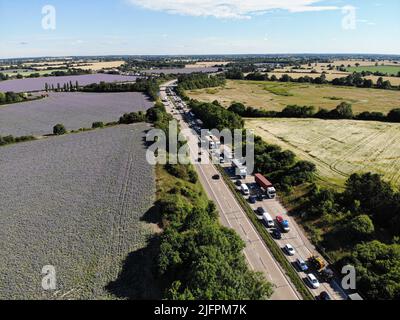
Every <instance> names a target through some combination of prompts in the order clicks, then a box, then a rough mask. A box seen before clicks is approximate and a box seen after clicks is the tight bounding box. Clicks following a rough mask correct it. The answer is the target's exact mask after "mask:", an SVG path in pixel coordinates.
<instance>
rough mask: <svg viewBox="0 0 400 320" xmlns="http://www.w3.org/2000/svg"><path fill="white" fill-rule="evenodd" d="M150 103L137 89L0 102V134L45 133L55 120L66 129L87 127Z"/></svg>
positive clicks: (116, 118)
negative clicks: (4, 103)
mask: <svg viewBox="0 0 400 320" xmlns="http://www.w3.org/2000/svg"><path fill="white" fill-rule="evenodd" d="M152 106H153V104H152V102H151V101H150V100H149V99H148V98H147V97H146V96H145V95H143V94H141V93H138V92H124V93H80V92H73V93H71V92H66V93H50V94H49V97H48V98H45V99H42V100H35V101H29V102H23V103H18V104H11V105H8V106H0V135H3V136H5V135H14V136H23V135H46V134H50V133H52V131H53V126H54V125H56V124H57V123H63V124H64V125H65V127H66V128H67V129H68V130H73V129H79V128H83V127H85V128H90V127H91V126H92V123H93V122H95V121H103V122H111V121H116V120H118V119H119V117H120V116H122V115H123V114H124V113H127V112H134V111H140V110H147V109H149V108H151V107H152Z"/></svg>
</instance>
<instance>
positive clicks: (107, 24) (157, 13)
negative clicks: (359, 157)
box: [0, 0, 400, 58]
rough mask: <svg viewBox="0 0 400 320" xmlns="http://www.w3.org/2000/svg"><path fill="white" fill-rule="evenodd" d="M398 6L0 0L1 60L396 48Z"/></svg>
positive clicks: (246, 0)
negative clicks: (44, 57)
mask: <svg viewBox="0 0 400 320" xmlns="http://www.w3.org/2000/svg"><path fill="white" fill-rule="evenodd" d="M399 12H400V1H398V0H348V1H347V0H84V1H82V0H68V1H66V0H46V1H42V0H0V39H1V41H0V58H16V57H40V56H73V55H166V54H169V55H189V54H190V55H192V54H275V53H378V54H400V41H399V40H398V39H399V38H400V19H399V18H398V15H399ZM53 13H54V14H53Z"/></svg>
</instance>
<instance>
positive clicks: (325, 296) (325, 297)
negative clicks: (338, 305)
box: [319, 291, 332, 301]
mask: <svg viewBox="0 0 400 320" xmlns="http://www.w3.org/2000/svg"><path fill="white" fill-rule="evenodd" d="M319 299H320V300H325V301H329V300H332V298H331V296H330V295H329V293H328V292H326V291H324V292H322V293H321V294H320V296H319Z"/></svg>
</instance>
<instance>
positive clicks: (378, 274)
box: [344, 241, 400, 300]
mask: <svg viewBox="0 0 400 320" xmlns="http://www.w3.org/2000/svg"><path fill="white" fill-rule="evenodd" d="M344 262H345V263H346V262H347V263H350V264H351V265H354V266H355V268H356V271H357V284H358V285H357V288H358V289H359V290H361V292H362V293H363V294H364V295H365V296H366V298H368V299H371V300H399V299H400V245H398V244H392V245H387V244H384V243H381V242H379V241H372V242H368V243H363V244H359V245H357V246H356V248H355V250H354V251H353V253H352V255H351V258H350V261H344Z"/></svg>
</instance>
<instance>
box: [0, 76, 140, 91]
mask: <svg viewBox="0 0 400 320" xmlns="http://www.w3.org/2000/svg"><path fill="white" fill-rule="evenodd" d="M70 81H72V83H73V84H74V85H75V83H76V81H78V83H79V85H81V86H82V85H88V84H92V83H100V82H102V81H104V82H128V81H136V77H131V76H120V75H111V74H100V73H99V74H88V75H81V76H65V77H42V78H32V79H31V78H29V79H16V80H6V81H0V91H1V92H7V91H14V92H30V91H43V90H44V87H45V84H46V83H47V84H49V85H50V86H51V85H54V86H55V87H57V84H60V86H61V87H62V86H63V85H64V84H67V83H69V82H70Z"/></svg>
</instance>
